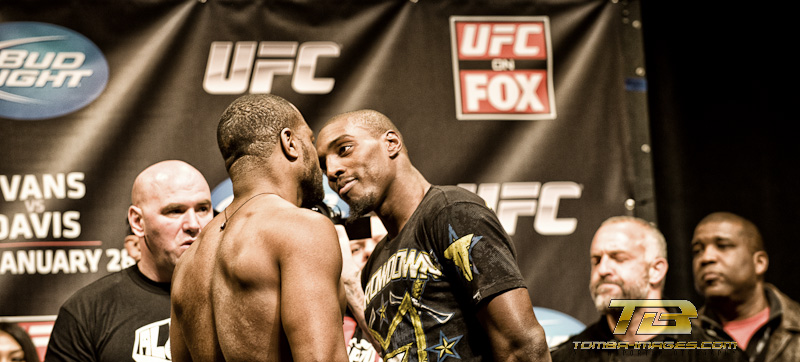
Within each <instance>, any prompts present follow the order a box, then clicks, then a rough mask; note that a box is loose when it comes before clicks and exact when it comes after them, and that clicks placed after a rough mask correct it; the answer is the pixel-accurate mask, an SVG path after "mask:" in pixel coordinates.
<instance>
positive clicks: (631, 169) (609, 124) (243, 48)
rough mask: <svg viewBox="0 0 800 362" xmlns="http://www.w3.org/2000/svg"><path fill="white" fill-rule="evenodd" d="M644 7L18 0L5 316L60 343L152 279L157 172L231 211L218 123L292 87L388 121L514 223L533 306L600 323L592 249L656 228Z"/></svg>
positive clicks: (328, 106) (432, 163) (3, 18)
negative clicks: (134, 229) (203, 185)
mask: <svg viewBox="0 0 800 362" xmlns="http://www.w3.org/2000/svg"><path fill="white" fill-rule="evenodd" d="M638 14H639V9H638V2H637V1H633V2H631V1H627V2H614V1H581V2H562V1H536V2H531V1H521V0H519V1H514V0H512V1H502V2H497V1H474V2H468V3H465V2H458V1H374V2H351V1H346V0H345V1H339V2H334V3H327V2H320V3H315V2H306V1H296V2H293V1H217V0H201V1H197V0H183V1H160V0H152V1H138V0H119V1H102V2H91V3H90V4H86V3H81V2H49V1H30V0H24V1H23V0H5V1H2V2H0V137H2V142H0V160H2V161H0V290H2V292H0V318H2V319H4V320H14V321H19V322H23V323H34V324H35V326H36V328H37V330H36V333H39V334H37V335H41V334H42V333H41V331H42V323H45V324H46V323H51V322H52V320H53V319H54V318H55V315H56V313H57V312H58V308H59V307H60V306H61V304H62V303H64V301H65V300H66V299H67V298H68V297H69V296H70V295H72V294H73V293H74V292H75V291H76V290H78V289H80V288H81V287H83V286H85V285H87V284H89V283H91V282H93V281H95V280H97V279H98V278H100V277H103V276H105V275H108V274H110V273H113V272H115V271H119V270H121V269H124V268H126V267H128V266H131V265H133V264H134V260H133V259H132V258H131V257H130V256H129V255H128V253H127V251H126V249H125V248H124V246H123V239H124V238H125V236H126V235H127V234H128V232H129V227H128V225H127V224H126V220H125V218H126V215H127V208H128V206H129V205H130V203H131V187H132V185H133V181H134V178H135V177H136V175H137V174H138V173H139V172H141V171H142V170H143V169H145V168H146V167H147V166H149V165H151V164H153V163H156V162H158V161H162V160H168V159H179V160H183V161H186V162H188V163H189V164H191V165H193V166H194V167H196V168H197V169H198V170H200V171H201V172H202V173H203V175H204V176H205V177H206V179H207V181H208V183H209V186H210V189H211V190H214V191H215V196H214V202H215V203H224V205H219V204H216V205H213V206H214V208H215V209H216V210H221V207H224V206H225V205H227V203H228V202H230V195H231V194H230V193H229V192H230V191H228V190H230V183H229V182H230V181H229V180H228V175H227V173H226V171H225V165H224V162H223V160H222V157H221V156H220V153H219V150H218V148H217V144H216V128H217V123H218V121H219V116H220V115H221V114H222V112H223V110H224V109H225V108H226V107H227V106H228V104H230V103H231V102H232V101H233V100H234V99H236V98H238V97H239V96H241V95H244V94H249V93H272V94H276V95H279V96H281V97H284V98H286V99H287V100H289V101H290V102H292V103H293V104H295V105H296V106H297V108H298V109H299V110H300V112H301V113H302V114H303V116H304V117H305V119H306V120H307V122H308V123H309V125H310V126H311V127H312V129H313V130H314V131H319V129H320V128H321V126H322V124H323V123H324V122H325V121H326V120H327V119H328V118H330V117H332V116H334V115H336V114H339V113H342V112H347V111H352V110H357V109H364V108H368V109H375V110H377V111H380V112H382V113H384V114H386V115H387V116H388V117H389V118H391V119H392V120H393V121H394V122H395V123H396V124H397V126H398V127H399V129H400V131H401V132H402V134H403V136H404V139H405V143H406V147H407V149H408V151H409V154H410V157H411V160H412V162H413V163H414V164H415V166H416V167H417V168H418V169H419V170H420V172H421V173H422V174H423V175H424V176H425V177H426V178H427V180H428V181H430V182H431V183H434V184H439V185H458V186H461V187H463V188H465V189H467V190H470V191H472V192H475V193H476V194H478V195H480V196H481V197H482V198H483V199H484V200H485V201H486V204H487V205H488V206H489V207H490V208H492V209H493V210H494V211H495V212H496V213H497V215H498V217H499V219H500V221H501V223H502V225H503V227H504V228H505V229H506V231H507V232H508V234H509V235H511V237H512V239H513V242H514V245H515V248H516V252H517V255H516V256H517V261H518V263H519V266H520V269H521V270H522V273H523V275H524V277H525V281H526V284H527V287H528V291H529V293H530V296H531V299H532V301H533V305H534V306H536V307H537V308H542V310H548V311H552V312H553V314H551V315H559V314H560V315H567V316H568V317H569V318H571V319H570V321H580V322H582V323H585V324H588V323H590V322H593V321H594V320H595V319H596V318H597V314H596V312H595V310H594V307H593V303H592V302H591V300H590V296H589V290H588V285H589V271H590V265H589V245H590V243H591V239H592V235H593V234H594V232H595V230H596V229H597V227H598V226H599V225H600V223H601V222H602V221H603V220H604V219H606V218H608V217H610V216H614V215H623V214H628V215H639V216H643V217H645V218H648V219H651V220H654V217H655V215H654V211H653V210H654V204H653V202H652V195H653V190H652V189H651V187H652V180H651V179H650V177H651V176H650V175H649V170H650V169H649V167H650V159H649V156H648V155H647V154H642V152H641V151H640V150H639V145H641V144H643V143H647V141H648V140H647V139H639V138H636V137H640V135H642V134H645V135H646V134H648V133H647V117H646V113H647V112H646V111H647V110H646V103H645V96H646V93H645V92H646V86H645V85H646V81H645V79H644V78H643V76H642V75H641V74H643V73H637V72H635V70H636V69H637V67H643V60H642V59H643V55H642V44H641V34H640V29H639V27H638V26H634V25H632V24H635V23H636V21H631V20H632V19H636V17H638ZM631 85H637V86H631ZM640 115H645V116H644V117H641V116H640ZM643 185H644V186H643ZM226 192H227V194H226ZM640 200H646V201H648V202H637V201H640ZM331 202H332V204H336V203H337V202H338V201H337V200H335V197H334V200H331ZM339 206H341V205H339ZM339 206H337V209H339ZM344 210H346V207H345V208H344ZM554 320H559V319H558V318H556V319H554ZM564 320H566V319H564ZM580 322H579V323H580ZM554 323H555V322H554ZM44 335H45V336H44V337H42V338H39V339H37V341H38V342H37V343H38V345H39V346H41V345H42V343H45V344H46V340H47V338H46V333H44ZM549 337H552V336H549Z"/></svg>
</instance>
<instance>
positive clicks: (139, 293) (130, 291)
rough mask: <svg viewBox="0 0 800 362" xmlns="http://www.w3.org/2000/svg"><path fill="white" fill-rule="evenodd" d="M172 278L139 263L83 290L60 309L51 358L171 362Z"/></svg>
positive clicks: (54, 359) (51, 344)
mask: <svg viewBox="0 0 800 362" xmlns="http://www.w3.org/2000/svg"><path fill="white" fill-rule="evenodd" d="M169 288H170V285H169V283H156V282H153V281H151V280H150V279H148V278H147V277H145V276H144V275H143V274H142V273H141V272H140V271H139V268H138V267H137V266H136V265H134V266H131V267H129V268H127V269H124V270H122V271H119V272H116V273H112V274H109V275H107V276H105V277H103V278H100V279H98V280H97V281H95V282H93V283H92V284H89V285H87V286H86V287H84V288H82V289H80V290H79V291H77V292H76V293H75V294H74V295H73V296H72V297H70V298H69V299H68V300H67V301H66V302H65V303H64V305H62V306H61V309H60V310H59V312H58V317H57V318H56V322H55V325H54V326H53V332H52V334H51V335H50V342H49V343H48V345H47V353H46V355H45V361H53V362H55V361H82V362H86V361H108V362H111V361H115V362H116V361H151V362H152V361H169V360H171V355H170V351H169V313H170V304H169V292H170V289H169Z"/></svg>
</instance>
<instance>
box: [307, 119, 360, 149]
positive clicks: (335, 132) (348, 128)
mask: <svg viewBox="0 0 800 362" xmlns="http://www.w3.org/2000/svg"><path fill="white" fill-rule="evenodd" d="M365 135H369V129H367V127H365V126H364V125H362V124H360V123H359V122H356V121H353V120H352V119H350V118H342V119H337V120H335V121H332V122H331V123H328V124H327V125H325V127H322V130H320V132H319V137H318V139H319V140H320V141H322V140H323V139H324V140H325V142H327V143H332V142H334V141H336V140H339V139H342V138H344V137H355V138H360V137H363V136H365Z"/></svg>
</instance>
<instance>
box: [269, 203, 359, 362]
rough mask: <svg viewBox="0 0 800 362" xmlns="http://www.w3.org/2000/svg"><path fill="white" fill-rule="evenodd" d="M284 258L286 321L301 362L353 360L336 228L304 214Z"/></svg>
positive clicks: (291, 227) (294, 222)
mask: <svg viewBox="0 0 800 362" xmlns="http://www.w3.org/2000/svg"><path fill="white" fill-rule="evenodd" d="M288 217H291V218H292V219H291V220H288V221H289V222H287V223H285V224H286V230H287V231H286V233H285V236H286V238H285V239H284V241H283V243H282V247H281V249H282V250H281V252H280V256H279V258H280V259H279V261H278V262H279V265H280V275H281V282H280V285H281V291H280V293H281V296H280V300H281V320H282V323H283V329H284V332H285V333H286V337H287V339H288V340H289V345H290V346H291V350H292V356H293V358H294V360H295V361H347V352H346V349H345V343H344V333H343V331H342V321H343V319H342V313H341V306H340V305H339V277H340V275H341V272H342V258H341V251H340V250H339V247H338V244H339V243H338V237H337V235H336V230H334V227H333V224H332V223H331V222H330V220H328V219H327V218H325V217H324V216H322V215H320V214H317V213H314V212H313V211H308V210H298V211H297V212H295V213H292V214H291V215H289V216H288Z"/></svg>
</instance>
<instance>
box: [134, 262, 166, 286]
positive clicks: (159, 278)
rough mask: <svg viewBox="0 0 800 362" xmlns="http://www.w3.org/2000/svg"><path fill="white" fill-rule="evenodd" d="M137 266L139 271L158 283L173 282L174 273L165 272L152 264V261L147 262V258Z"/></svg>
mask: <svg viewBox="0 0 800 362" xmlns="http://www.w3.org/2000/svg"><path fill="white" fill-rule="evenodd" d="M136 267H137V268H139V271H140V272H141V273H142V275H144V276H145V277H146V278H147V279H150V280H152V281H154V282H156V283H169V282H172V273H171V272H170V273H168V275H167V273H164V272H163V271H159V270H158V268H157V267H156V266H155V265H151V264H150V263H148V262H146V261H145V260H141V261H139V262H138V263H137V264H136Z"/></svg>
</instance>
